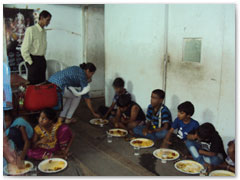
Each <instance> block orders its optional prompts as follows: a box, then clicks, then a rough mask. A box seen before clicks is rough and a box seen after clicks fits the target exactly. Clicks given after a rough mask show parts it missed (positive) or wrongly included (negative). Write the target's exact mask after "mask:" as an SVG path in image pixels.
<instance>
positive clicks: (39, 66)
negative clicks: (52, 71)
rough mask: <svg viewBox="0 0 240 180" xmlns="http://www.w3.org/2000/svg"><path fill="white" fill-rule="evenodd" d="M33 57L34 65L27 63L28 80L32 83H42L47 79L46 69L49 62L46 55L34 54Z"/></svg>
mask: <svg viewBox="0 0 240 180" xmlns="http://www.w3.org/2000/svg"><path fill="white" fill-rule="evenodd" d="M31 58H32V61H33V63H32V65H29V64H28V63H26V64H27V69H28V81H29V82H30V84H32V85H34V84H40V83H43V82H44V81H46V69H47V62H46V59H45V57H44V56H33V55H31Z"/></svg>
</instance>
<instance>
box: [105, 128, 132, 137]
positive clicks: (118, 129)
mask: <svg viewBox="0 0 240 180" xmlns="http://www.w3.org/2000/svg"><path fill="white" fill-rule="evenodd" d="M110 131H122V132H125V133H126V134H125V135H117V134H111V135H112V137H124V136H126V135H127V134H128V132H127V130H125V129H120V128H115V129H109V130H108V131H107V133H108V134H110V133H109V132H110Z"/></svg>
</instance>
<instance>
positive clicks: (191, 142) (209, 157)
mask: <svg viewBox="0 0 240 180" xmlns="http://www.w3.org/2000/svg"><path fill="white" fill-rule="evenodd" d="M196 140H197V141H196ZM185 144H186V146H187V148H188V150H189V152H190V153H191V155H192V157H193V159H194V160H195V161H197V162H199V163H201V164H202V165H204V166H206V167H208V166H209V165H214V166H216V165H219V164H221V163H222V162H223V161H224V159H225V158H226V153H225V151H224V146H223V142H222V138H221V137H220V136H219V134H218V132H217V131H216V130H215V127H214V126H213V125H212V124H211V123H204V124H202V125H201V126H199V128H198V129H197V131H196V133H195V134H194V135H189V136H188V140H186V142H185Z"/></svg>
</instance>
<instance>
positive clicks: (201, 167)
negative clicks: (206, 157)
mask: <svg viewBox="0 0 240 180" xmlns="http://www.w3.org/2000/svg"><path fill="white" fill-rule="evenodd" d="M179 163H191V164H192V166H195V167H197V166H198V167H199V171H198V172H188V171H187V170H183V169H180V168H178V167H177V165H178V164H179ZM174 167H175V168H176V169H177V170H178V171H180V172H182V173H186V174H199V173H200V171H201V170H202V169H204V167H203V165H201V164H200V163H198V162H196V161H192V160H182V161H178V162H176V163H175V164H174Z"/></svg>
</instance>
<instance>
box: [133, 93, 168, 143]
mask: <svg viewBox="0 0 240 180" xmlns="http://www.w3.org/2000/svg"><path fill="white" fill-rule="evenodd" d="M164 98H165V92H164V91H162V90H160V89H155V90H154V91H152V95H151V104H150V105H149V106H148V109H147V116H146V125H139V126H137V127H135V128H134V129H133V131H134V134H135V135H136V136H140V137H146V138H149V139H152V140H155V139H163V138H164V137H165V136H166V134H167V132H168V130H169V129H170V127H171V123H172V116H171V112H170V111H169V109H168V108H167V106H165V105H164V104H163V100H164Z"/></svg>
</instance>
